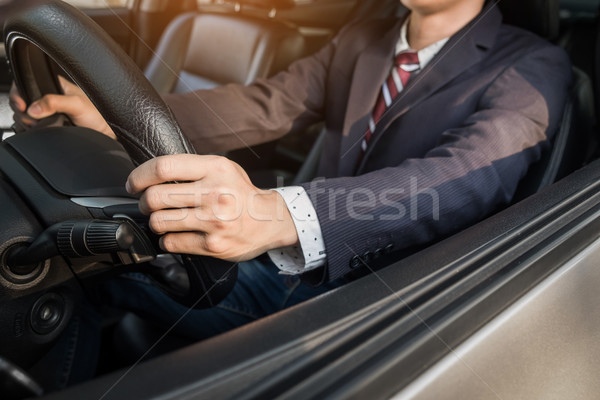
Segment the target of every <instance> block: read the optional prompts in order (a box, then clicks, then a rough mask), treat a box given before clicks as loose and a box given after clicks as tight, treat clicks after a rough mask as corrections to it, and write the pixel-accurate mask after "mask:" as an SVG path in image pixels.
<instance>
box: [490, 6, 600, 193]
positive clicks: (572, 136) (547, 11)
mask: <svg viewBox="0 0 600 400" xmlns="http://www.w3.org/2000/svg"><path fill="white" fill-rule="evenodd" d="M499 6H500V9H501V10H502V14H503V16H504V23H506V24H509V25H514V26H518V27H520V28H523V29H526V30H528V31H531V32H534V33H536V34H538V35H539V36H541V37H543V38H545V39H547V40H549V41H551V42H556V41H557V38H558V36H559V25H560V19H559V1H558V0H525V1H524V0H503V1H501V2H500V3H499ZM593 126H594V93H593V87H592V82H591V80H590V78H589V76H588V75H587V74H586V73H585V72H583V71H582V70H580V69H578V68H573V81H572V83H571V87H570V90H569V93H568V98H567V102H566V104H565V108H564V110H563V115H562V120H561V123H560V126H559V127H558V130H557V132H555V133H554V136H553V138H552V141H551V143H550V147H549V149H548V150H546V151H545V152H544V153H543V154H542V158H541V159H540V160H539V161H538V162H537V163H535V164H533V165H532V166H531V167H530V168H529V171H528V172H527V174H526V175H525V177H524V178H523V179H522V180H521V182H520V183H519V186H518V187H517V190H516V193H515V195H514V197H513V202H516V201H519V200H522V199H524V198H525V197H527V196H530V195H532V194H534V193H537V192H539V191H540V190H541V189H543V188H544V187H546V186H548V185H550V184H552V183H554V182H556V181H557V180H559V179H561V178H562V177H564V176H566V175H568V174H569V173H570V172H573V171H574V170H576V169H578V168H580V167H582V166H583V165H584V163H585V162H586V161H588V157H589V155H590V154H589V150H590V149H593V148H594V147H595V144H596V140H595V134H594V133H593Z"/></svg>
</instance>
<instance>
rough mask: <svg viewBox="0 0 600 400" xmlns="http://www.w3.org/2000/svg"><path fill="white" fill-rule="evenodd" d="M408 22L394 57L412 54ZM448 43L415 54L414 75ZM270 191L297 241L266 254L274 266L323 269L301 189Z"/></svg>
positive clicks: (312, 214) (321, 249)
mask: <svg viewBox="0 0 600 400" xmlns="http://www.w3.org/2000/svg"><path fill="white" fill-rule="evenodd" d="M408 22H409V20H408V19H407V20H406V21H405V22H404V23H403V24H402V28H400V38H399V39H398V43H397V44H396V52H395V54H399V53H401V52H403V51H407V50H411V48H410V46H409V44H408V40H407V39H406V32H407V29H408ZM448 39H449V38H445V39H442V40H440V41H438V42H435V43H434V44H432V45H430V46H427V47H425V48H424V49H422V50H419V51H418V52H417V54H418V56H419V64H420V69H419V70H417V71H415V73H418V72H419V71H420V70H422V69H423V68H425V66H426V65H427V64H429V62H430V61H431V59H433V57H435V55H436V54H437V53H438V52H439V51H440V49H441V48H442V47H444V45H445V44H446V42H447V41H448ZM273 190H275V191H277V192H278V193H279V194H280V195H281V196H282V197H283V200H284V201H285V204H286V205H287V208H288V210H289V211H290V214H291V216H292V219H293V220H294V224H295V226H296V231H297V233H298V239H299V244H297V245H294V246H289V247H283V248H279V249H274V250H271V251H269V252H268V254H269V256H270V257H271V260H272V261H273V263H275V265H277V267H278V268H279V269H280V270H281V271H280V273H282V274H300V273H303V272H307V271H310V270H312V269H315V268H317V267H320V266H322V265H325V263H326V262H327V251H326V249H325V241H324V240H323V233H322V232H321V225H320V223H319V218H318V217H317V213H316V211H315V208H314V206H313V204H312V201H311V200H310V197H308V194H307V193H306V191H305V190H304V188H303V187H302V186H286V187H282V188H276V189H273Z"/></svg>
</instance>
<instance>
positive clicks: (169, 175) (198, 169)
mask: <svg viewBox="0 0 600 400" xmlns="http://www.w3.org/2000/svg"><path fill="white" fill-rule="evenodd" d="M220 158H222V157H217V156H198V155H194V154H177V155H170V156H162V157H157V158H153V159H151V160H149V161H147V162H145V163H144V164H142V165H140V166H139V167H137V168H136V169H135V170H133V172H131V174H130V175H129V178H127V183H126V188H127V191H128V192H129V193H132V194H135V193H140V192H142V191H144V190H145V189H146V188H148V187H150V186H153V185H159V184H161V183H165V182H173V181H197V180H200V179H202V178H204V177H205V176H206V174H207V172H208V170H209V169H211V170H212V171H217V170H218V169H219V168H221V166H220V165H217V164H224V162H221V161H217V160H218V159H220Z"/></svg>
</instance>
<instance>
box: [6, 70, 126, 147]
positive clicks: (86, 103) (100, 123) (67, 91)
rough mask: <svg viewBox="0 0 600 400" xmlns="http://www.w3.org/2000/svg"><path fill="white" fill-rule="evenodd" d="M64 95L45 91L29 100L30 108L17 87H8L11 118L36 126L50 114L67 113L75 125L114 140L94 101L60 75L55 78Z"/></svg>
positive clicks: (112, 133) (26, 124) (18, 122)
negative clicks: (12, 114) (95, 131)
mask: <svg viewBox="0 0 600 400" xmlns="http://www.w3.org/2000/svg"><path fill="white" fill-rule="evenodd" d="M58 80H59V82H60V85H61V87H62V89H63V93H64V95H59V94H47V95H45V96H44V97H42V98H41V99H39V100H37V101H34V102H33V103H31V105H30V106H29V108H27V105H26V104H25V100H23V98H22V97H21V96H20V94H19V92H18V90H17V88H16V86H15V85H14V84H13V86H12V88H11V89H10V106H11V108H12V109H13V111H14V113H15V114H14V116H13V118H14V120H15V122H16V123H17V124H22V125H25V126H35V124H36V123H37V120H39V119H42V118H46V117H49V116H51V115H53V114H56V113H63V114H66V115H67V116H68V117H69V118H70V119H71V121H73V123H74V124H75V125H77V126H82V127H85V128H91V129H95V130H97V131H99V132H101V133H103V134H105V135H107V136H109V137H111V138H113V139H116V138H117V137H116V136H115V134H114V132H113V131H112V129H111V128H110V127H109V126H108V124H107V123H106V121H105V120H104V118H102V115H100V113H99V112H98V110H97V109H96V107H95V106H94V104H92V102H91V101H90V99H89V98H88V97H87V96H86V95H85V93H83V91H82V90H81V89H80V88H79V87H78V86H77V85H74V84H73V83H71V82H69V81H68V80H66V79H65V78H63V77H62V76H59V77H58Z"/></svg>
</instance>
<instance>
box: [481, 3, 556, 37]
mask: <svg viewBox="0 0 600 400" xmlns="http://www.w3.org/2000/svg"><path fill="white" fill-rule="evenodd" d="M488 2H489V1H488ZM558 2H559V0H500V1H499V2H498V6H499V7H500V10H501V11H502V15H503V17H504V18H503V20H504V23H505V24H508V25H514V26H518V27H519V28H523V29H526V30H528V31H531V32H534V33H536V34H538V35H539V36H541V37H543V38H545V39H548V40H554V39H556V38H557V37H558V33H559V15H558V14H559V4H558Z"/></svg>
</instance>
